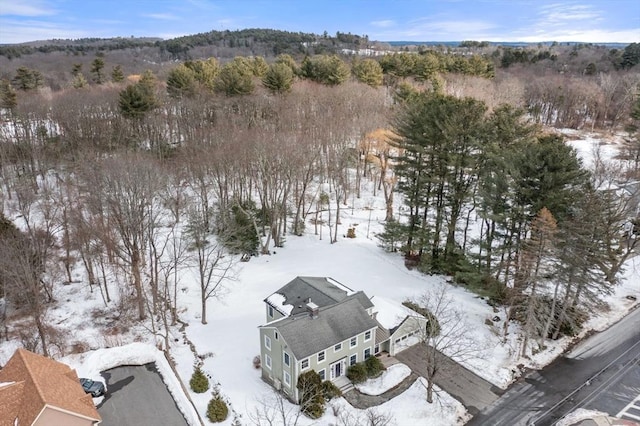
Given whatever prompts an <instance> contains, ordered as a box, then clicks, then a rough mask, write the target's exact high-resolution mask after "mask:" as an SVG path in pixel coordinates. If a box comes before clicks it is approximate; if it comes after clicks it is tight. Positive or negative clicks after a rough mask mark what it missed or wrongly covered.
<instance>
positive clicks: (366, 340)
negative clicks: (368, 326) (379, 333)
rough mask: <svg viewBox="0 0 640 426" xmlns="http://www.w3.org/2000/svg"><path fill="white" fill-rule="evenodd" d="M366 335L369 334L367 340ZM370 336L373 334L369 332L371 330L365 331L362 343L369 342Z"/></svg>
mask: <svg viewBox="0 0 640 426" xmlns="http://www.w3.org/2000/svg"><path fill="white" fill-rule="evenodd" d="M367 333H369V337H368V338H367ZM372 334H373V333H372V332H371V330H369V331H365V333H364V341H365V342H368V341H369V340H371V335H372Z"/></svg>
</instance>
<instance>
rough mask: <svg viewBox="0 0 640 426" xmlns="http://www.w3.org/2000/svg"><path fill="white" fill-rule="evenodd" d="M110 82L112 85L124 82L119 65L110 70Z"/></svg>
mask: <svg viewBox="0 0 640 426" xmlns="http://www.w3.org/2000/svg"><path fill="white" fill-rule="evenodd" d="M111 81H113V82H114V83H121V82H123V81H124V72H123V71H122V66H121V65H116V66H115V67H113V69H112V70H111Z"/></svg>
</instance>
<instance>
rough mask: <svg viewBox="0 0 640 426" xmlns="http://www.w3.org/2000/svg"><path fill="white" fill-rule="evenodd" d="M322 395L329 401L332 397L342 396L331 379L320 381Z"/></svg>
mask: <svg viewBox="0 0 640 426" xmlns="http://www.w3.org/2000/svg"><path fill="white" fill-rule="evenodd" d="M322 395H323V396H324V399H325V400H327V401H331V400H332V399H333V398H336V397H338V396H342V392H341V391H340V389H339V388H338V387H337V386H336V385H334V384H333V382H332V381H330V380H325V381H324V382H322Z"/></svg>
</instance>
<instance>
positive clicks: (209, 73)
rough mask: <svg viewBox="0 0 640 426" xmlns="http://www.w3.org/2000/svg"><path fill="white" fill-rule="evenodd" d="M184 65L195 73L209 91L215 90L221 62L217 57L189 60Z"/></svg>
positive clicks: (197, 79)
mask: <svg viewBox="0 0 640 426" xmlns="http://www.w3.org/2000/svg"><path fill="white" fill-rule="evenodd" d="M184 66H186V67H187V68H189V69H190V70H192V71H193V73H194V78H195V79H196V81H197V82H198V83H200V85H201V86H202V87H205V88H206V89H207V90H209V91H213V89H214V87H215V82H216V77H217V76H218V73H219V72H220V64H218V61H217V60H216V59H215V58H209V59H206V60H197V61H187V62H185V63H184Z"/></svg>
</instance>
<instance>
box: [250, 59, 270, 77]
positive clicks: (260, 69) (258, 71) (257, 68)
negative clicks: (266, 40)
mask: <svg viewBox="0 0 640 426" xmlns="http://www.w3.org/2000/svg"><path fill="white" fill-rule="evenodd" d="M268 69H269V64H267V61H265V59H264V58H263V57H262V56H256V57H254V58H253V61H252V63H251V71H252V72H253V75H255V76H256V77H258V78H262V77H264V75H265V74H266V72H267V70H268Z"/></svg>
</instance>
